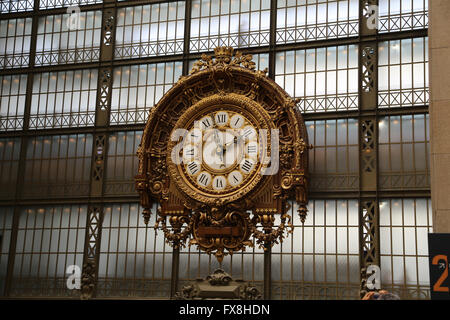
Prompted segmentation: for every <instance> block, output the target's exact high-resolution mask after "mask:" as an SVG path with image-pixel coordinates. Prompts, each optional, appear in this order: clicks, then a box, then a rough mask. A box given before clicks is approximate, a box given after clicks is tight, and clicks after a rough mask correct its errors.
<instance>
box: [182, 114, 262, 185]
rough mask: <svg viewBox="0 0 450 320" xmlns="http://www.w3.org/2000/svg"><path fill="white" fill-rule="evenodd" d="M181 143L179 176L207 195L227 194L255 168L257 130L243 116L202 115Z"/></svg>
mask: <svg viewBox="0 0 450 320" xmlns="http://www.w3.org/2000/svg"><path fill="white" fill-rule="evenodd" d="M187 130H188V133H187V136H186V137H185V138H184V140H183V144H182V150H181V152H180V155H181V156H182V159H183V161H182V164H181V166H182V169H183V170H182V172H184V174H185V176H186V177H187V178H188V180H189V181H190V183H191V184H192V185H193V186H194V187H196V188H197V189H200V190H202V191H203V192H206V193H214V194H220V193H229V192H231V191H233V190H235V189H238V188H240V187H241V186H243V185H245V184H246V183H247V182H248V181H249V180H251V178H252V177H253V176H254V175H255V172H256V171H257V168H258V151H259V144H258V130H257V128H256V126H255V125H254V124H253V123H252V122H251V121H250V120H249V118H248V117H246V115H244V114H242V113H239V112H237V111H234V110H227V109H223V108H217V109H213V110H212V111H209V112H207V113H206V114H201V115H199V116H198V117H197V119H195V121H193V123H192V124H191V125H190V127H189V128H187Z"/></svg>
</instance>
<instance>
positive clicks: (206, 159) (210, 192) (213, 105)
mask: <svg viewBox="0 0 450 320" xmlns="http://www.w3.org/2000/svg"><path fill="white" fill-rule="evenodd" d="M214 52H215V57H214V58H213V57H210V56H207V55H205V54H203V55H202V58H201V59H200V60H199V61H197V62H196V63H195V64H194V67H193V69H192V70H191V72H190V74H189V76H182V77H181V78H180V79H179V80H178V82H177V83H176V84H175V85H174V86H173V87H172V88H171V89H170V90H169V91H168V92H167V93H166V94H165V95H164V96H163V97H162V98H161V100H160V101H159V102H158V103H157V104H156V105H155V106H154V107H153V108H152V109H151V112H150V116H149V119H148V121H147V124H146V127H145V130H144V134H143V137H142V141H141V143H140V145H139V149H138V157H139V172H138V175H137V176H136V178H135V183H136V190H137V191H138V192H139V195H140V199H141V205H142V207H143V208H144V210H143V215H144V220H145V223H146V224H147V223H148V221H149V217H150V215H151V214H152V211H151V208H152V206H153V205H154V204H156V205H157V210H156V211H157V212H156V214H157V215H158V217H157V223H156V225H155V228H161V229H162V230H163V232H164V235H165V237H166V241H167V242H168V243H169V244H171V245H172V246H174V247H175V248H178V247H179V246H184V245H185V244H186V243H187V242H189V245H192V244H196V245H197V246H198V247H199V248H200V249H202V250H204V251H206V252H208V253H210V254H211V253H212V254H215V255H216V257H217V258H218V260H219V261H222V259H223V256H224V255H226V254H228V253H229V254H232V253H233V252H235V251H239V250H245V247H246V246H251V245H253V242H252V241H251V240H250V237H251V236H253V237H254V238H255V240H256V243H257V244H258V245H259V246H261V247H262V248H264V249H265V250H266V249H267V248H269V247H270V246H272V245H273V244H274V243H277V242H278V241H282V240H283V238H284V236H285V233H286V229H287V230H288V232H290V231H292V224H291V217H290V216H289V214H288V207H289V203H288V201H289V200H290V199H293V200H295V201H296V202H297V204H298V208H299V209H298V211H299V214H300V218H301V221H302V222H304V220H305V218H306V212H307V210H306V204H307V185H308V170H307V164H308V152H307V149H308V148H310V147H311V146H310V145H309V144H308V137H307V132H306V127H305V125H304V122H303V118H302V116H301V114H300V112H299V110H298V108H297V107H296V103H297V101H295V100H293V99H292V98H291V97H289V95H288V94H287V93H286V92H285V91H284V90H283V89H282V88H280V87H279V86H278V85H277V84H276V83H275V82H274V81H273V80H271V79H270V78H268V77H267V75H266V73H267V70H264V71H259V70H255V63H254V62H253V61H252V56H251V55H243V54H241V53H240V52H239V51H237V52H236V53H234V50H233V48H231V47H218V48H216V49H215V50H214ZM276 215H280V223H279V224H278V225H277V226H275V223H274V221H275V216H276ZM188 240H189V241H188Z"/></svg>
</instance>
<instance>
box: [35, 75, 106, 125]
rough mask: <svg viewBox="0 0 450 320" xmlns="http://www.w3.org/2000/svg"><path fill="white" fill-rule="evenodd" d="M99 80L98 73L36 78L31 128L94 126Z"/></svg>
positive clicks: (39, 76) (38, 76)
mask: <svg viewBox="0 0 450 320" xmlns="http://www.w3.org/2000/svg"><path fill="white" fill-rule="evenodd" d="M97 77H98V70H96V69H85V70H76V71H61V72H46V73H39V74H35V76H34V78H33V90H32V100H31V111H30V123H29V128H30V129H45V128H68V127H85V126H93V125H94V124H95V106H96V97H97Z"/></svg>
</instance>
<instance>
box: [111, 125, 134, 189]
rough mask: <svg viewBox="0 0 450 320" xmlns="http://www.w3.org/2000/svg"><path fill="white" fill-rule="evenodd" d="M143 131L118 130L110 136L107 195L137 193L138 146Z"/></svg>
mask: <svg viewBox="0 0 450 320" xmlns="http://www.w3.org/2000/svg"><path fill="white" fill-rule="evenodd" d="M141 139H142V131H127V132H116V133H112V134H111V135H110V136H109V143H108V156H107V160H106V166H107V167H106V176H105V195H136V190H135V186H134V177H135V175H136V174H137V168H138V164H139V162H138V158H137V157H136V152H137V148H138V146H139V143H140V142H141Z"/></svg>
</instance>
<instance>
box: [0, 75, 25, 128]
mask: <svg viewBox="0 0 450 320" xmlns="http://www.w3.org/2000/svg"><path fill="white" fill-rule="evenodd" d="M27 77H28V76H27V75H26V74H25V75H10V76H6V75H5V76H0V130H1V131H14V130H21V129H22V128H23V115H24V109H25V95H26V93H27Z"/></svg>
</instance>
